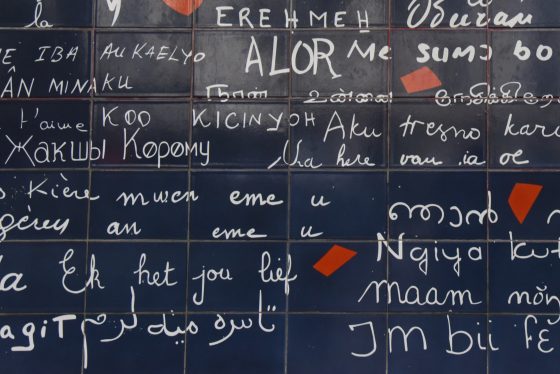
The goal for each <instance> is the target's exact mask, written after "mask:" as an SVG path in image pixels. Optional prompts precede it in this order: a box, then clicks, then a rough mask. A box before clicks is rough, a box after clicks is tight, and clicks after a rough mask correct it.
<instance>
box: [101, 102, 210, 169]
mask: <svg viewBox="0 0 560 374" xmlns="http://www.w3.org/2000/svg"><path fill="white" fill-rule="evenodd" d="M188 112H189V104H188V103H187V102H153V101H147V102H138V101H136V102H97V103H96V104H95V111H94V125H93V139H94V144H99V145H101V144H105V148H106V149H105V157H103V158H100V159H99V160H97V161H94V163H93V164H94V166H105V167H108V166H115V165H123V166H151V167H158V168H161V167H165V166H178V165H180V166H187V165H188V163H189V156H190V155H191V154H192V157H193V159H197V158H198V157H199V156H201V155H199V152H200V150H203V149H207V147H206V144H205V145H201V146H200V147H199V146H198V145H197V147H196V152H194V151H193V150H192V147H191V143H190V142H189V113H188Z"/></svg>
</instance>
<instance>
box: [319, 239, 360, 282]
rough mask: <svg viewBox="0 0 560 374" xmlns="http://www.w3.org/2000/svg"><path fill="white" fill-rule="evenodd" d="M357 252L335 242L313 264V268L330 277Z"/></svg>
mask: <svg viewBox="0 0 560 374" xmlns="http://www.w3.org/2000/svg"><path fill="white" fill-rule="evenodd" d="M356 254H357V252H355V251H353V250H351V249H348V248H344V247H341V246H339V245H336V244H335V245H333V246H332V247H331V249H329V250H328V251H327V253H325V254H324V255H323V257H321V258H320V259H319V261H317V262H316V263H315V265H313V269H315V270H317V271H318V272H319V273H321V274H323V275H324V276H325V277H330V276H331V275H332V274H333V273H334V272H335V271H337V270H338V269H340V268H341V267H342V266H343V265H344V264H346V263H347V262H348V261H350V259H352V257H354V256H356Z"/></svg>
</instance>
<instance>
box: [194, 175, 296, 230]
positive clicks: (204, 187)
mask: <svg viewBox="0 0 560 374" xmlns="http://www.w3.org/2000/svg"><path fill="white" fill-rule="evenodd" d="M192 189H193V190H194V191H196V193H197V195H198V196H199V199H198V200H196V201H193V203H192V207H191V216H192V217H197V219H195V220H193V221H192V222H191V227H190V230H191V231H190V233H191V238H192V239H220V240H228V239H244V240H247V239H261V240H262V239H285V238H286V214H287V201H288V200H287V195H288V191H287V189H288V179H287V175H286V174H285V173H267V174H264V173H225V172H219V173H208V172H206V173H204V172H201V173H198V172H197V173H193V174H192Z"/></svg>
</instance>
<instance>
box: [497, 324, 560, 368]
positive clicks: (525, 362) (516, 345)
mask: <svg viewBox="0 0 560 374" xmlns="http://www.w3.org/2000/svg"><path fill="white" fill-rule="evenodd" d="M556 318H557V315H554V316H532V315H518V316H507V315H503V316H491V318H490V322H491V323H490V324H489V326H490V333H491V334H492V339H493V341H494V342H495V344H494V345H495V346H497V347H498V348H499V350H493V351H491V352H490V357H489V373H490V374H500V373H511V374H525V373H556V372H557V371H558V360H559V359H560V356H559V351H558V349H557V347H558V345H557V344H558V341H559V339H560V330H558V325H557V324H556V325H550V324H548V323H547V320H550V319H552V320H556ZM539 334H542V335H541V338H543V339H545V340H546V339H550V340H548V341H541V340H540V338H539ZM526 339H527V340H528V341H527V340H526ZM539 342H540V343H541V345H540V349H539V346H538V345H539ZM551 349H552V350H551Z"/></svg>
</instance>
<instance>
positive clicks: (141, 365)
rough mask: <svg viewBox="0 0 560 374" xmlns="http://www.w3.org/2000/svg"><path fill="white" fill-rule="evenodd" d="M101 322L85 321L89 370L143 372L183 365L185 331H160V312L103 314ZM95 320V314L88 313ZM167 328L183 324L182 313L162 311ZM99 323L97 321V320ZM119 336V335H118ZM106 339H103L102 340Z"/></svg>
mask: <svg viewBox="0 0 560 374" xmlns="http://www.w3.org/2000/svg"><path fill="white" fill-rule="evenodd" d="M103 316H105V317H106V318H101V320H103V321H104V322H103V323H101V324H100V325H96V324H95V323H93V322H89V323H87V324H86V329H87V330H86V331H87V339H88V345H87V352H88V354H87V363H88V365H87V369H86V370H85V371H84V372H85V373H88V374H97V373H99V374H106V373H127V372H141V373H146V374H160V373H166V374H167V373H169V374H181V373H183V367H184V352H185V335H184V334H179V335H176V336H167V335H166V334H165V332H162V331H161V330H162V328H161V325H162V323H163V322H162V320H163V317H162V315H160V316H157V315H135V316H136V318H137V320H136V324H135V326H136V327H134V328H132V329H129V330H125V332H124V333H123V334H122V336H120V337H119V334H120V333H121V326H123V324H125V325H134V317H133V316H132V315H130V314H127V315H103ZM89 318H91V319H93V320H95V321H97V320H98V319H99V318H98V317H97V316H91V317H89ZM165 321H166V322H165V324H166V326H167V328H168V330H169V331H173V332H175V331H176V329H177V328H180V329H184V328H185V316H184V315H165ZM97 323H99V322H97ZM117 337H118V338H117ZM105 339H107V340H109V341H105V342H103V341H102V340H105Z"/></svg>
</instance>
